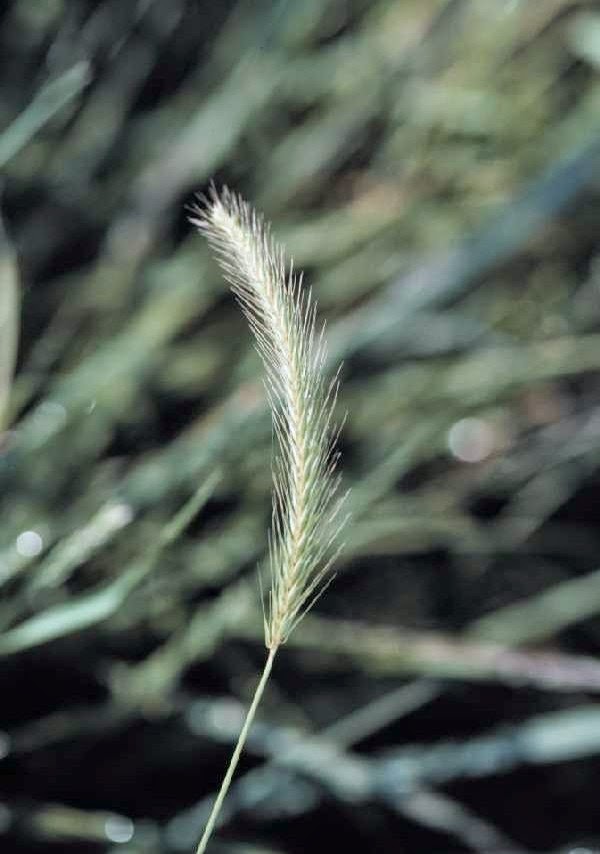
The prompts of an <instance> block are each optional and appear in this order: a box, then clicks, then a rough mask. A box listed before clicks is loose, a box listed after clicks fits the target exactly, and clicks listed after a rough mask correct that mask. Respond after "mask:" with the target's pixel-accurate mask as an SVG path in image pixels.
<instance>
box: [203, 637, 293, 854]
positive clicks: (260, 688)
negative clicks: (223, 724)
mask: <svg viewBox="0 0 600 854" xmlns="http://www.w3.org/2000/svg"><path fill="white" fill-rule="evenodd" d="M276 652H277V647H272V648H271V649H270V650H269V655H268V658H267V660H266V662H265V667H264V670H263V672H262V676H261V677H260V681H259V683H258V685H257V686H256V691H255V692H254V697H253V698H252V703H251V705H250V708H249V709H248V713H247V715H246V720H245V721H244V726H243V727H242V731H241V732H240V734H239V736H238V740H237V744H236V746H235V750H234V751H233V755H232V757H231V759H230V761H229V767H228V768H227V773H226V774H225V776H224V777H223V782H222V783H221V788H220V789H219V794H218V795H217V797H216V800H215V802H214V804H213V808H212V810H211V811H210V815H209V817H208V821H207V822H206V827H205V828H204V833H203V834H202V839H201V840H200V842H199V844H198V848H197V849H196V854H203V852H204V851H206V846H207V845H208V840H209V839H210V837H211V836H212V832H213V830H214V827H215V823H216V821H217V818H218V816H219V813H220V811H221V807H222V806H223V801H224V800H225V797H226V795H227V792H228V791H229V786H230V785H231V781H232V779H233V775H234V773H235V769H236V768H237V764H238V762H239V760H240V756H241V755H242V750H243V749H244V744H245V743H246V739H247V737H248V733H249V732H250V727H251V726H252V721H253V720H254V715H255V714H256V710H257V708H258V704H259V703H260V700H261V697H262V695H263V692H264V690H265V685H266V684H267V682H268V679H269V676H270V675H271V668H272V667H273V660H274V659H275V653H276Z"/></svg>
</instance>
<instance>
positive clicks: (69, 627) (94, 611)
mask: <svg viewBox="0 0 600 854" xmlns="http://www.w3.org/2000/svg"><path fill="white" fill-rule="evenodd" d="M219 480H220V473H219V472H213V473H212V474H211V475H210V476H209V477H208V478H207V479H206V480H205V481H204V482H203V483H202V484H201V485H200V487H199V488H198V490H197V491H196V492H195V493H194V495H192V497H191V498H190V499H189V500H188V501H187V502H186V504H185V505H184V506H183V507H182V508H181V510H179V511H178V512H177V514H176V515H175V517H174V518H173V519H172V520H171V521H170V522H168V523H167V524H166V526H165V527H164V529H163V530H162V531H161V532H160V534H159V536H158V539H157V541H156V543H155V544H154V546H153V547H151V549H150V550H149V552H148V555H147V556H146V558H145V559H144V560H142V561H141V562H140V563H138V564H136V565H135V566H132V567H131V568H130V569H128V570H127V571H126V572H124V573H123V575H121V576H119V577H118V578H117V579H116V580H115V581H113V582H112V583H111V584H110V585H109V586H108V587H103V588H102V589H100V590H95V591H93V592H92V593H88V594H86V595H84V596H80V597H78V598H76V599H71V600H70V601H67V602H61V603H60V604H59V605H55V606H53V607H51V608H47V609H46V610H45V611H42V613H40V614H36V615H35V616H33V617H31V618H30V619H28V620H25V622H23V623H21V624H20V625H18V626H15V628H13V629H10V630H9V631H7V632H5V633H4V634H3V635H2V636H0V656H3V655H12V654H14V653H16V652H21V651H22V650H25V649H30V648H31V647H34V646H39V645H40V644H43V643H48V642H49V641H52V640H55V639H56V638H60V637H64V636H66V635H70V634H74V633H75V632H79V631H82V630H83V629H87V628H90V627H91V626H94V625H97V624H98V623H101V622H103V621H104V620H106V619H108V618H109V617H110V616H112V614H114V613H115V612H116V611H117V610H118V609H119V608H120V607H121V605H122V604H123V602H124V601H125V599H126V598H127V596H128V595H129V594H130V593H131V592H132V590H133V589H134V588H135V587H136V586H137V585H138V584H139V583H140V581H142V580H143V579H144V578H145V577H146V575H148V573H149V572H150V571H151V570H152V568H153V567H154V565H155V563H156V560H157V559H158V557H159V555H160V553H161V552H162V550H163V549H164V548H165V547H166V546H168V545H170V544H171V543H172V542H173V541H174V540H175V539H176V538H177V537H178V536H179V535H180V534H181V533H182V531H183V530H184V528H185V527H186V526H187V525H189V524H190V522H191V521H192V519H193V517H194V516H195V515H196V514H197V513H198V512H199V511H200V510H201V508H202V507H203V506H204V505H205V504H206V502H207V501H208V500H209V498H210V496H211V494H212V493H213V491H214V489H215V487H216V486H217V483H218V482H219Z"/></svg>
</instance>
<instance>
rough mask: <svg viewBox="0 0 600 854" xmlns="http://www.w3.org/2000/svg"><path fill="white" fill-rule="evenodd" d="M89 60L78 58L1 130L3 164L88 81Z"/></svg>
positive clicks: (0, 140) (1, 162)
mask: <svg viewBox="0 0 600 854" xmlns="http://www.w3.org/2000/svg"><path fill="white" fill-rule="evenodd" d="M89 68H90V67H89V63H88V62H85V61H81V62H77V63H76V64H75V65H73V66H72V68H70V69H69V70H68V71H65V73H64V74H61V75H60V77H57V78H56V79H55V80H52V81H51V82H50V83H47V84H46V85H45V86H43V87H42V88H41V89H40V91H39V92H38V93H37V95H36V96H35V98H34V99H33V101H32V102H31V103H30V104H29V105H28V106H27V107H26V108H25V109H24V110H23V112H22V113H21V114H20V115H18V116H17V118H16V119H15V120H14V121H13V122H12V124H10V125H9V126H8V127H7V128H6V130H5V131H4V132H3V133H2V134H0V167H2V166H4V165H6V163H8V161H9V160H10V159H11V157H14V155H15V154H17V152H18V151H20V150H21V148H23V146H24V145H26V144H27V143H28V142H29V140H30V139H31V138H32V137H33V136H34V135H35V134H36V133H37V131H38V130H39V129H40V128H41V127H42V126H43V125H44V124H45V123H46V122H47V121H48V120H49V119H51V118H52V116H53V115H54V114H55V113H57V112H58V110H60V108H61V107H63V106H64V105H65V104H67V103H68V102H69V101H70V100H71V98H74V97H75V96H76V95H78V94H79V92H81V90H82V89H83V88H84V86H86V85H87V83H89V80H90V71H89Z"/></svg>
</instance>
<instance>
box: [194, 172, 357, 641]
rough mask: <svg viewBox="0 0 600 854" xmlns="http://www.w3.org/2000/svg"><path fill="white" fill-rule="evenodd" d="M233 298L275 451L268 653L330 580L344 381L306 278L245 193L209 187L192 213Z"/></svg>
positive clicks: (340, 523) (336, 526)
mask: <svg viewBox="0 0 600 854" xmlns="http://www.w3.org/2000/svg"><path fill="white" fill-rule="evenodd" d="M192 214H193V216H192V218H191V221H192V223H193V224H194V225H196V226H197V227H198V228H199V229H200V231H201V232H202V233H203V234H204V235H206V237H207V238H208V240H209V242H210V244H211V246H212V247H213V249H214V251H215V254H216V256H217V258H218V261H219V263H220V265H221V268H222V269H223V271H224V274H225V277H226V278H227V280H228V281H229V283H230V285H231V288H232V290H233V292H234V294H235V295H236V297H237V299H238V301H239V303H240V305H241V307H242V310H243V311H244V314H245V315H246V317H247V319H248V322H249V324H250V328H251V329H252V332H253V333H254V336H255V339H256V346H257V349H258V352H259V353H260V356H261V358H262V361H263V364H264V367H265V371H266V380H265V385H266V389H267V395H268V398H269V403H270V406H271V412H272V418H273V429H274V432H275V435H276V439H277V443H276V445H277V450H276V452H275V455H274V460H273V517H272V526H271V532H270V536H269V563H270V571H271V585H270V590H269V593H268V601H267V607H266V613H265V642H266V645H267V647H268V648H269V649H275V648H277V647H278V646H279V645H280V644H282V643H284V642H285V640H286V639H287V637H288V636H289V634H290V632H291V631H292V629H293V628H294V626H295V625H296V623H297V622H298V621H299V620H300V619H301V618H302V616H303V615H304V614H305V613H306V611H307V610H308V609H309V608H310V607H311V605H312V604H313V602H314V601H315V599H316V598H318V596H319V595H320V594H321V593H322V591H323V590H324V587H325V586H326V585H327V583H328V581H329V580H330V578H331V576H330V572H329V570H330V567H331V564H332V562H333V560H334V559H335V557H336V555H337V551H336V546H335V543H336V541H337V539H338V535H339V532H340V529H341V527H342V526H343V523H344V521H345V520H343V519H342V518H341V513H340V509H341V503H342V500H343V499H340V498H339V497H338V487H339V476H338V475H337V474H336V471H335V469H336V463H337V459H338V456H339V455H338V453H337V452H336V451H335V449H334V445H335V439H336V437H337V431H336V430H335V429H334V427H333V423H332V416H333V408H334V405H335V400H336V395H337V388H338V378H337V374H336V375H335V376H334V378H333V379H331V380H328V379H327V377H326V375H325V371H324V366H325V340H324V326H321V327H319V328H317V323H316V303H315V302H314V300H313V298H312V296H311V292H310V290H307V289H305V288H303V286H302V276H301V275H298V274H295V273H294V272H293V267H291V266H290V269H289V271H287V270H286V263H285V257H284V252H283V249H282V247H281V246H279V245H278V244H277V243H276V242H275V241H274V239H273V238H272V236H271V232H270V227H269V225H268V224H267V223H265V222H264V220H263V218H262V217H261V216H260V215H259V214H257V213H256V212H255V211H254V210H253V209H252V208H251V207H250V206H249V205H248V204H247V203H246V202H244V201H243V200H242V199H241V198H240V197H239V196H237V195H235V194H234V193H231V192H230V191H229V190H228V189H227V188H224V189H223V190H222V191H221V193H217V191H216V190H214V189H212V190H211V192H210V195H209V197H208V198H203V199H201V200H200V203H199V204H198V205H196V206H194V208H193V209H192Z"/></svg>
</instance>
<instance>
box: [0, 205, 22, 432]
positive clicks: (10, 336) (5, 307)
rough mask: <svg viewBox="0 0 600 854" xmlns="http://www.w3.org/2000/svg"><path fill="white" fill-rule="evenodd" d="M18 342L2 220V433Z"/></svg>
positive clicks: (12, 272) (15, 292)
mask: <svg viewBox="0 0 600 854" xmlns="http://www.w3.org/2000/svg"><path fill="white" fill-rule="evenodd" d="M18 343H19V277H18V272H17V262H16V258H15V254H14V252H13V249H12V246H11V244H10V242H9V239H8V236H7V234H6V232H5V231H4V227H3V225H2V219H1V217H0V430H2V429H3V428H4V427H5V426H6V422H7V417H8V401H9V397H10V388H11V385H12V378H13V372H14V368H15V362H16V358H17V346H18Z"/></svg>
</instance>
